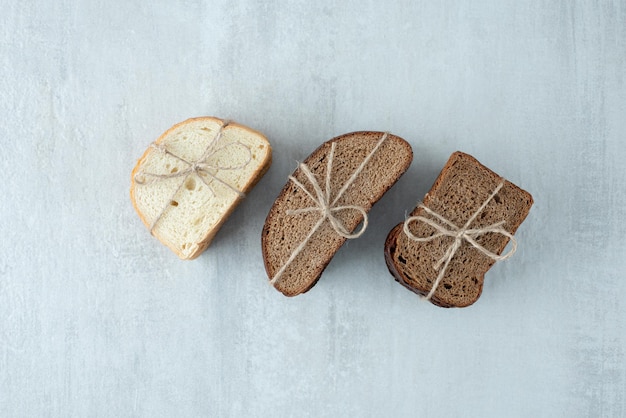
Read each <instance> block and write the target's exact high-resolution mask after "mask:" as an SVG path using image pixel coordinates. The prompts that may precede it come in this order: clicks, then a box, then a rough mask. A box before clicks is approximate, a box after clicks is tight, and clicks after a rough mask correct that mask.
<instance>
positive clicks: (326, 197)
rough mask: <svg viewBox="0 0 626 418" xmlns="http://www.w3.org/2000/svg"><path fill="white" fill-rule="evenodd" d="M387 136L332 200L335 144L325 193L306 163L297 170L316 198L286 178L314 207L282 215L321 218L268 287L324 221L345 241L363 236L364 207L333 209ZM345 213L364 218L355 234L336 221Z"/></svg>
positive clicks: (327, 167) (378, 143) (295, 180)
mask: <svg viewBox="0 0 626 418" xmlns="http://www.w3.org/2000/svg"><path fill="white" fill-rule="evenodd" d="M388 135H389V133H388V132H385V133H384V134H383V136H382V137H381V138H380V140H379V141H378V142H377V143H376V146H375V147H374V148H373V149H372V151H370V153H369V154H368V155H367V157H365V159H364V160H363V161H362V162H361V164H360V165H359V167H357V169H356V170H355V171H354V173H352V175H351V176H350V178H349V179H348V181H346V183H345V184H344V185H343V186H342V187H341V189H339V192H337V195H336V196H335V198H334V199H332V200H331V198H332V190H331V186H330V183H331V172H332V167H333V159H334V156H335V147H336V143H335V142H333V143H332V144H331V146H330V154H329V156H328V163H327V166H326V179H325V186H326V187H325V190H322V187H321V186H320V184H319V183H318V181H317V179H316V178H315V175H314V174H313V173H311V170H310V169H309V167H308V166H307V165H306V164H303V163H301V164H300V165H299V167H300V170H301V171H302V172H303V173H304V175H305V177H306V178H307V180H308V181H309V183H311V186H312V187H313V190H314V191H315V195H314V194H313V193H311V192H310V191H309V190H308V189H307V188H306V187H305V186H304V185H303V184H302V183H301V182H300V181H298V179H296V178H295V177H294V176H289V180H291V181H292V182H293V183H294V184H295V185H296V186H297V187H298V188H300V189H302V191H304V192H305V193H306V194H307V196H309V198H311V200H312V201H313V204H314V205H313V206H310V207H306V208H302V209H295V210H291V209H289V210H287V211H286V212H285V213H286V214H287V215H290V216H295V215H300V214H303V213H309V212H320V214H321V216H320V219H319V220H318V221H317V223H316V224H315V225H314V226H313V228H312V229H311V230H310V231H309V234H308V235H307V236H306V238H305V239H304V240H303V241H302V242H301V243H300V244H299V245H298V247H296V249H295V250H294V252H293V253H291V255H290V256H289V258H288V259H287V262H286V263H285V264H283V266H282V267H281V268H280V270H278V272H277V273H276V274H275V275H274V277H272V279H271V280H270V284H272V285H275V284H276V282H277V281H278V280H279V279H280V277H281V276H282V275H283V273H284V272H285V270H286V269H287V267H288V266H289V265H290V264H291V263H292V262H293V260H295V258H296V257H297V256H298V254H300V252H302V250H303V249H304V247H305V246H306V244H307V243H308V242H309V240H310V239H311V238H312V237H313V235H314V234H315V232H317V230H318V229H319V228H320V227H321V226H322V224H323V223H324V221H326V220H327V219H328V221H329V222H330V225H331V226H332V227H333V229H334V230H335V232H337V234H339V235H340V236H342V237H344V238H346V239H354V238H358V237H360V236H361V235H363V233H364V232H365V230H366V229H367V225H368V218H367V211H366V210H365V209H364V208H363V207H361V206H357V205H342V206H336V205H337V202H338V201H339V199H341V197H342V196H343V194H344V193H345V192H346V190H348V188H349V187H350V186H351V185H352V183H354V181H355V180H356V178H357V177H358V176H359V174H361V172H362V171H363V169H364V168H365V165H366V164H367V163H368V162H369V160H370V159H371V158H372V156H373V155H374V153H376V151H377V150H378V148H380V146H381V145H382V143H383V142H384V141H385V139H387V136H388ZM344 210H355V211H357V212H359V213H360V214H361V215H362V216H363V224H362V225H361V228H360V229H359V230H358V231H357V232H354V233H350V231H348V229H347V228H346V226H345V225H344V224H343V223H342V222H341V220H340V219H339V218H337V216H336V213H337V212H341V211H344Z"/></svg>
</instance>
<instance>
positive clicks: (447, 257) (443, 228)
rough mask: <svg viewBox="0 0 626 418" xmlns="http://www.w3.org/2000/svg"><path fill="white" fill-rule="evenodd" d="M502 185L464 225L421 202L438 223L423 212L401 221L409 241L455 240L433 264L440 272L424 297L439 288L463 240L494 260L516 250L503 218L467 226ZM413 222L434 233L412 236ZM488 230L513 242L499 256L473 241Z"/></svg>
mask: <svg viewBox="0 0 626 418" xmlns="http://www.w3.org/2000/svg"><path fill="white" fill-rule="evenodd" d="M503 186H504V181H502V182H500V184H498V187H496V188H495V190H494V191H493V192H492V193H491V195H489V197H488V198H487V200H485V201H484V202H483V203H482V205H481V206H480V207H479V208H478V210H477V211H476V212H474V214H473V215H472V216H471V217H470V218H469V219H468V220H467V222H465V225H463V227H461V228H459V227H458V226H456V225H455V224H453V223H452V222H450V221H449V220H448V219H446V218H444V217H443V216H441V215H440V214H438V213H437V212H435V211H433V210H431V209H430V208H428V207H427V206H425V205H423V204H420V205H419V206H418V207H419V208H421V209H423V210H424V211H425V212H426V213H427V214H429V215H431V216H433V217H434V218H436V219H437V221H439V222H436V221H435V220H433V219H430V218H427V217H425V216H422V215H417V216H411V217H409V218H407V219H406V221H404V227H403V230H404V233H405V234H406V236H407V237H408V238H409V239H410V240H413V241H416V242H429V241H433V240H435V239H437V238H440V237H451V238H454V241H453V242H452V243H451V244H450V245H449V246H448V248H447V249H446V251H445V252H444V254H443V256H442V257H441V258H440V259H439V260H438V261H437V262H436V263H435V264H434V265H433V269H435V270H438V271H439V274H438V275H437V278H436V279H435V282H434V283H433V286H432V287H431V289H430V292H428V295H426V296H425V299H426V300H430V298H431V297H432V296H433V294H434V293H435V291H436V290H437V288H438V287H439V283H440V282H441V280H442V279H443V277H444V276H445V274H446V270H447V269H448V265H449V264H450V262H451V261H452V259H453V258H454V255H455V254H456V252H457V251H458V250H459V248H461V245H462V244H463V242H467V243H469V244H470V245H471V246H472V247H474V248H476V249H477V250H478V251H480V252H481V253H483V254H484V255H486V256H487V257H489V258H491V259H492V260H494V261H502V260H506V259H507V258H509V257H511V256H512V255H513V254H515V251H516V250H517V241H516V239H515V237H514V236H513V234H511V233H510V232H508V231H507V230H505V229H504V228H502V225H504V223H505V221H500V222H496V223H494V224H491V225H487V226H484V227H481V228H470V225H471V224H472V222H474V220H475V219H476V218H477V217H478V215H479V214H480V213H481V212H482V211H483V210H484V209H485V208H486V207H487V205H488V204H489V202H490V201H491V200H492V199H493V198H494V197H495V196H496V194H498V192H499V191H500V189H501V188H502V187H503ZM412 222H423V223H425V224H427V225H429V226H431V227H432V228H434V229H435V231H436V232H435V233H434V234H433V235H431V236H428V237H418V236H416V235H414V234H413V233H412V232H411V230H410V229H409V224H411V223H412ZM489 233H496V234H501V235H504V236H505V237H507V238H509V239H510V240H511V244H512V247H511V249H510V250H509V251H508V252H506V253H505V254H502V255H500V254H496V253H494V252H492V251H489V250H488V249H486V248H485V247H483V246H482V245H480V244H479V243H478V242H477V241H476V240H477V239H478V238H479V237H480V236H482V235H485V234H489Z"/></svg>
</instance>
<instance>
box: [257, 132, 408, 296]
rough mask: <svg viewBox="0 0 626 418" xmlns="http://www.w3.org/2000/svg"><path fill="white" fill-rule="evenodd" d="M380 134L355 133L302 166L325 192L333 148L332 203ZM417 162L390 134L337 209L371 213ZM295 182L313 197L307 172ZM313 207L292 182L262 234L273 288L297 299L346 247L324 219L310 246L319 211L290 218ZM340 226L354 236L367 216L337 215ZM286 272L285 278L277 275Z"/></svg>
mask: <svg viewBox="0 0 626 418" xmlns="http://www.w3.org/2000/svg"><path fill="white" fill-rule="evenodd" d="M383 136H384V133H382V132H353V133H349V134H345V135H341V136H338V137H336V138H333V139H331V140H330V141H328V142H325V143H324V144H322V145H321V146H320V147H319V148H318V149H317V150H315V151H313V153H312V154H311V155H310V156H309V157H308V158H307V159H306V160H305V161H304V162H303V164H304V165H306V166H308V167H309V169H310V171H311V173H313V175H314V176H315V178H316V181H317V183H318V184H319V185H320V187H321V189H322V190H324V191H325V190H326V187H325V186H326V174H327V165H328V159H329V157H330V152H331V148H332V143H335V144H336V145H335V152H334V157H333V160H332V161H333V164H332V170H331V177H330V179H331V182H330V190H331V191H332V193H331V200H333V199H334V198H335V196H337V195H338V194H339V191H340V189H341V188H342V187H343V186H344V184H346V183H347V182H348V180H349V179H350V177H351V176H352V175H353V174H354V173H355V172H357V170H358V168H359V166H360V165H362V163H363V162H364V161H365V160H366V158H367V156H368V155H369V154H371V153H372V151H373V150H374V149H375V147H376V145H377V144H378V143H379V141H380V140H381V139H382V138H383ZM412 160H413V152H412V150H411V146H410V145H409V143H408V142H406V141H405V140H404V139H402V138H400V137H398V136H395V135H391V134H387V137H386V139H385V140H384V141H382V143H381V144H380V146H379V148H378V149H377V150H376V151H375V152H374V153H373V154H371V158H370V159H369V160H368V162H367V163H366V164H365V165H364V166H363V170H362V171H361V172H360V174H358V176H356V178H355V179H354V181H353V182H352V184H351V185H350V186H349V187H348V188H347V189H346V191H345V193H343V194H342V195H341V198H340V199H339V200H338V201H337V202H336V205H335V207H337V206H346V205H356V206H360V207H362V208H363V209H364V210H365V212H369V210H370V208H371V207H372V205H373V204H374V203H375V202H376V201H378V200H379V199H380V198H381V197H382V195H383V194H384V193H385V192H386V191H387V190H388V189H389V188H390V187H391V186H392V185H393V184H394V183H395V182H396V181H397V180H398V179H399V178H400V176H401V175H402V174H403V173H404V172H405V171H406V170H407V169H408V167H409V165H410V164H411V161H412ZM293 177H294V178H295V179H296V180H297V181H299V182H300V183H301V184H302V185H303V186H305V187H306V188H307V190H309V192H310V193H312V195H313V196H315V192H314V189H313V187H312V185H311V183H310V182H309V180H308V179H307V177H306V175H305V173H304V172H303V169H302V168H301V167H299V168H298V169H296V171H295V172H294V173H293ZM313 206H315V204H314V202H313V199H311V197H309V196H308V195H307V193H306V192H304V191H303V190H302V189H301V188H300V187H299V186H297V185H296V184H295V183H294V182H293V181H292V180H291V179H290V180H289V181H288V182H287V184H286V185H285V187H284V188H283V189H282V191H281V192H280V194H279V195H278V198H277V199H276V201H275V202H274V205H273V206H272V208H271V209H270V211H269V214H268V215H267V219H266V220H265V225H264V227H263V232H262V249H263V259H264V262H265V269H266V271H267V274H268V276H269V278H270V283H272V279H273V278H276V281H275V282H274V283H273V285H274V286H275V287H276V289H277V290H279V291H280V292H282V293H283V294H284V295H286V296H296V295H298V294H301V293H304V292H306V291H307V290H309V289H310V288H311V287H313V285H315V283H316V282H317V280H318V279H319V278H320V276H321V274H322V272H323V271H324V269H325V268H326V266H327V265H328V263H329V262H330V260H331V259H332V257H333V255H334V254H335V253H336V252H337V250H338V249H339V247H341V245H342V244H343V243H344V242H345V241H346V238H344V237H342V236H341V235H339V234H338V233H337V231H336V230H335V229H333V227H332V225H331V223H330V221H329V220H328V219H325V220H324V221H323V223H322V224H321V225H320V226H319V228H318V229H317V230H316V231H315V232H314V233H313V235H312V236H311V237H310V239H309V240H308V241H306V238H307V236H308V235H309V234H310V233H311V232H312V230H313V229H314V227H315V225H316V224H317V223H318V222H320V220H321V218H322V217H323V215H322V213H321V212H320V211H310V212H306V213H298V214H289V213H287V212H288V211H290V210H297V209H303V208H309V207H313ZM334 214H335V216H336V218H337V220H338V221H339V222H340V223H341V225H343V226H344V227H345V229H346V230H347V231H350V232H353V231H354V230H355V229H356V228H357V226H358V225H359V223H360V222H361V221H362V220H363V215H362V214H361V213H360V212H359V211H357V210H354V209H346V210H340V211H336V212H334ZM305 241H306V245H305V246H304V247H302V250H301V252H299V254H298V255H297V256H296V257H295V258H294V259H293V261H291V262H290V263H287V261H288V260H289V258H290V256H291V255H292V254H293V253H294V251H296V249H297V248H298V247H299V246H300V245H301V243H303V242H305ZM285 265H286V266H287V267H286V268H285V269H284V271H283V272H282V274H280V276H279V277H277V273H278V272H279V271H280V270H281V268H283V267H284V266H285Z"/></svg>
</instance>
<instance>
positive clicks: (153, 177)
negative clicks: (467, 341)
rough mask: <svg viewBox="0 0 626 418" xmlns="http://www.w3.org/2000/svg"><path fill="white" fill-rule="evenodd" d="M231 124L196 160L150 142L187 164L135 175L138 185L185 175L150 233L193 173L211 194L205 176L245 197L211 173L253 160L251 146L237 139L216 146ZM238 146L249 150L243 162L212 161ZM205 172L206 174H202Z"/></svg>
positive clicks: (221, 127)
mask: <svg viewBox="0 0 626 418" xmlns="http://www.w3.org/2000/svg"><path fill="white" fill-rule="evenodd" d="M229 124H230V121H224V123H223V124H222V125H221V126H220V129H219V130H218V132H217V134H216V135H215V137H214V138H213V139H212V140H211V141H210V142H209V144H208V145H207V147H206V149H205V151H204V153H203V154H202V156H201V157H200V158H199V159H197V160H195V161H188V160H186V159H184V158H182V157H180V156H178V155H176V154H174V153H172V152H171V151H169V150H168V149H167V148H166V147H165V145H164V144H157V143H156V142H153V143H152V144H150V147H151V148H153V149H155V150H156V151H158V152H160V153H162V154H165V155H169V156H170V157H173V158H175V159H176V160H178V161H180V162H182V163H184V164H186V165H187V168H186V169H184V170H179V171H176V172H174V173H168V174H156V173H149V172H146V171H139V172H138V173H137V174H136V175H135V183H137V184H138V185H141V186H145V185H149V184H154V183H156V182H159V181H163V180H167V179H172V178H177V177H183V181H182V182H181V183H180V185H179V186H178V188H176V191H174V193H172V196H171V197H170V198H169V199H168V200H167V205H166V206H165V207H164V208H163V210H162V211H161V212H160V213H159V215H158V216H157V217H156V219H155V220H154V221H153V222H152V224H151V225H150V233H151V234H153V235H154V232H153V231H154V227H155V226H156V224H157V223H158V222H159V221H160V220H161V218H162V217H163V215H164V214H165V211H166V210H167V208H168V207H169V205H170V204H171V203H172V202H173V200H174V197H176V195H177V194H178V192H179V191H180V190H181V189H182V188H183V185H184V184H185V183H186V182H187V178H188V177H189V176H190V175H192V174H195V175H196V177H198V178H199V179H200V180H201V181H202V182H203V183H204V184H205V185H206V186H207V187H208V189H209V190H210V191H211V194H212V195H213V196H215V190H214V189H213V186H212V185H211V184H210V183H209V182H208V181H207V179H206V178H205V176H208V177H210V178H211V179H212V180H214V181H217V182H218V183H220V184H222V185H224V186H226V187H227V188H229V189H230V190H232V191H233V192H235V193H237V195H238V196H239V198H240V199H241V198H243V197H245V194H244V193H243V192H241V191H240V190H237V188H235V187H233V186H232V185H230V184H228V183H226V182H225V181H224V180H222V179H220V178H219V177H217V176H216V174H217V173H216V174H213V173H211V172H210V171H209V170H217V171H219V170H241V169H243V168H244V167H245V166H247V165H248V164H249V163H250V161H252V150H251V149H250V147H249V146H247V145H245V144H243V143H241V142H239V141H235V142H231V143H229V144H226V145H224V146H221V147H216V145H217V143H218V142H219V141H220V139H222V135H223V133H224V128H225V127H227V126H228V125H229ZM236 146H240V147H242V148H244V149H245V150H246V151H247V152H248V157H247V159H246V161H245V162H244V163H242V164H239V165H231V166H222V165H220V164H219V162H218V163H211V162H210V159H211V158H212V157H213V156H214V155H215V154H217V153H218V152H220V151H223V150H225V149H227V148H229V147H236ZM202 174H204V175H202ZM142 177H150V179H149V180H147V179H145V178H142Z"/></svg>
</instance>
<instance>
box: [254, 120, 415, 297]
mask: <svg viewBox="0 0 626 418" xmlns="http://www.w3.org/2000/svg"><path fill="white" fill-rule="evenodd" d="M383 134H384V132H377V131H355V132H350V133H346V134H343V135H339V136H336V137H334V138H332V139H329V140H328V141H326V142H324V143H322V144H321V145H320V146H318V147H317V148H316V149H315V150H314V151H313V152H312V153H311V154H310V155H309V156H308V157H307V158H306V159H305V160H304V161H303V163H304V164H306V165H309V164H310V163H311V162H312V161H315V160H316V159H317V158H319V157H320V156H321V155H323V154H326V150H325V148H327V147H328V145H330V144H331V143H333V142H339V141H344V140H350V139H351V138H350V137H352V136H358V135H367V136H370V137H372V140H378V139H380V136H381V135H383ZM392 137H393V138H395V139H396V140H398V141H399V144H401V145H402V146H403V147H404V148H405V151H406V155H407V158H405V160H404V161H402V164H401V165H399V166H398V167H400V171H399V175H398V176H397V177H396V178H395V180H394V181H393V182H392V183H390V184H388V185H384V187H381V188H380V191H379V193H378V194H377V195H376V196H374V198H373V199H371V200H370V207H369V208H365V210H366V212H367V213H369V211H370V209H371V207H372V206H373V205H374V204H375V203H376V202H378V201H379V200H380V199H381V198H382V197H383V195H384V194H385V193H386V192H387V191H389V189H391V187H393V185H394V184H396V183H397V181H398V180H399V179H400V177H402V175H403V174H404V173H405V172H406V171H407V170H408V168H409V166H410V165H411V162H412V161H413V149H412V148H411V145H410V144H409V143H408V142H407V141H406V140H404V139H403V138H401V137H399V136H397V135H393V134H388V138H392ZM328 149H330V148H328ZM299 171H300V168H297V169H296V170H294V172H293V173H292V176H294V177H296V176H297V173H298V172H299ZM290 183H291V181H289V180H288V181H287V183H286V184H285V186H284V187H283V188H282V190H281V191H280V193H279V194H278V196H277V198H276V200H275V201H274V204H273V205H272V207H271V208H270V210H269V212H268V214H267V217H266V219H265V223H264V225H263V229H262V231H261V250H262V254H263V265H264V267H265V272H266V273H267V276H268V277H269V278H270V279H271V277H272V273H271V264H270V262H269V260H268V254H267V248H268V247H269V245H268V243H267V242H266V239H267V238H266V236H267V234H266V231H267V230H268V228H269V227H270V225H271V216H272V213H273V212H274V210H275V207H276V205H277V204H278V203H279V202H280V201H281V200H283V199H284V198H285V196H286V195H287V193H288V192H289V190H290V188H291V184H290ZM362 221H363V217H362V216H359V217H358V219H357V221H356V222H355V223H354V225H346V227H347V228H348V230H350V231H354V229H356V227H357V226H358V225H359V224H360V223H361V222H362ZM340 238H341V239H340V241H339V243H338V245H335V246H334V247H333V248H332V255H331V256H330V257H329V258H328V259H327V260H325V261H324V263H323V264H320V268H319V271H318V273H317V275H316V276H315V277H312V278H310V280H309V282H308V284H307V285H306V286H305V287H303V288H301V289H298V290H297V291H294V292H289V291H288V290H286V289H280V288H278V287H276V286H275V288H276V290H278V291H279V292H281V293H282V294H283V295H285V296H287V297H293V296H297V295H300V294H302V293H306V292H308V291H309V290H311V288H312V287H313V286H315V285H316V284H317V282H318V281H319V279H320V277H321V276H322V273H323V272H324V270H326V267H327V266H328V264H329V263H330V261H331V260H332V259H333V257H334V255H335V254H336V253H337V251H339V248H341V246H342V245H343V244H344V243H345V242H346V240H347V239H346V238H342V237H340Z"/></svg>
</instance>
